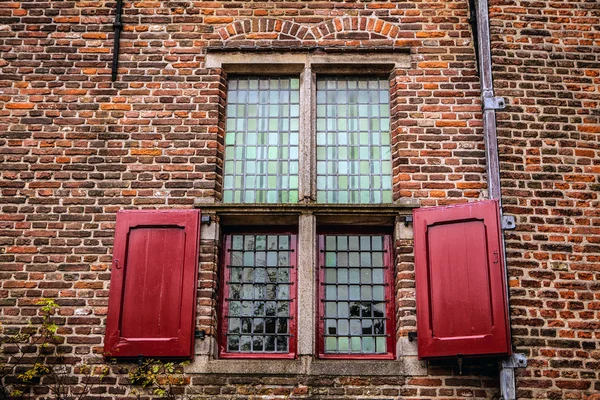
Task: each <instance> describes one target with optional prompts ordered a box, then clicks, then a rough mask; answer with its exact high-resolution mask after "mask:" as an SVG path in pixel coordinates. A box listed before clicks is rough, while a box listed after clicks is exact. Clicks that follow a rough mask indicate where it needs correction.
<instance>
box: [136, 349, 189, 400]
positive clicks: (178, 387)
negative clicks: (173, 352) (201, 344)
mask: <svg viewBox="0 0 600 400" xmlns="http://www.w3.org/2000/svg"><path fill="white" fill-rule="evenodd" d="M187 364H189V362H188V361H184V362H181V363H174V362H164V361H161V360H154V359H148V360H144V361H143V362H142V363H141V365H139V366H138V367H134V368H132V369H130V371H129V382H130V383H131V385H133V386H138V387H141V388H143V389H145V390H146V391H147V392H149V393H150V394H151V395H153V396H156V397H162V398H166V399H188V398H190V396H189V395H186V394H184V393H183V385H185V384H187V383H189V381H188V378H186V376H185V373H184V372H183V368H184V367H185V366H186V365H187ZM131 394H133V395H134V396H136V398H140V397H141V396H142V390H140V389H138V388H135V387H134V388H133V389H132V390H131Z"/></svg>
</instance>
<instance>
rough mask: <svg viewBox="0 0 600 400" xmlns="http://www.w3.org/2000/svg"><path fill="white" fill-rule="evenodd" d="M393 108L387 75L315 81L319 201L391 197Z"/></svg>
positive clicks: (382, 200)
mask: <svg viewBox="0 0 600 400" xmlns="http://www.w3.org/2000/svg"><path fill="white" fill-rule="evenodd" d="M389 107H390V105H389V83H388V81H387V80H386V79H380V78H369V77H322V78H319V79H318V80H317V124H316V127H317V201H318V202H322V203H324V202H327V203H364V204H366V203H391V202H392V171H391V151H390V132H389V125H390V123H389V115H390V112H389ZM330 177H333V178H335V179H328V178H330Z"/></svg>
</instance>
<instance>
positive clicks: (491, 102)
mask: <svg viewBox="0 0 600 400" xmlns="http://www.w3.org/2000/svg"><path fill="white" fill-rule="evenodd" d="M504 107H506V101H505V100H504V98H503V97H498V96H496V97H484V98H483V109H484V111H485V110H504Z"/></svg>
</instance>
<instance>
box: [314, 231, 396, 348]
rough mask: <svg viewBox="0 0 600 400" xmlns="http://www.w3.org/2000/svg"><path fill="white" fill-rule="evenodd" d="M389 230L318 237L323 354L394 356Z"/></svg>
mask: <svg viewBox="0 0 600 400" xmlns="http://www.w3.org/2000/svg"><path fill="white" fill-rule="evenodd" d="M390 249H391V240H390V236H389V235H379V234H377V235H362V234H361V235H320V236H319V252H320V256H319V270H320V272H319V300H320V304H319V319H318V320H319V333H320V335H319V336H320V339H319V343H318V347H319V354H320V356H321V357H323V358H327V357H329V358H333V357H335V356H348V355H355V356H357V355H371V356H372V355H378V356H381V357H382V358H387V357H391V355H392V351H391V349H392V347H393V339H392V338H393V334H394V331H393V329H392V328H393V326H394V324H393V323H391V322H390V321H391V319H392V318H393V313H394V305H393V304H394V303H393V301H392V290H391V285H390V282H391V281H392V277H391V273H390V272H391V270H392V268H391V257H390Z"/></svg>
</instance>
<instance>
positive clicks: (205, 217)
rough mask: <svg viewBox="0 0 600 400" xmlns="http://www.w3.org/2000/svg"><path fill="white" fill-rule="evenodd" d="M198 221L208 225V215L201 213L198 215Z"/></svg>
mask: <svg viewBox="0 0 600 400" xmlns="http://www.w3.org/2000/svg"><path fill="white" fill-rule="evenodd" d="M200 223H202V224H206V225H209V226H210V215H203V216H201V217H200Z"/></svg>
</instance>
